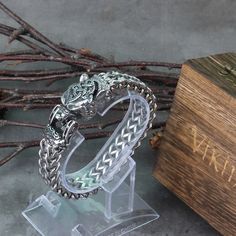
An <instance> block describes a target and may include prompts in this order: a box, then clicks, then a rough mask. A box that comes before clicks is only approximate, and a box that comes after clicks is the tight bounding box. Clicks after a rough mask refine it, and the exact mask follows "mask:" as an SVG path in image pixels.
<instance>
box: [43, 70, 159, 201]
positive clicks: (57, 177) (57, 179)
mask: <svg viewBox="0 0 236 236" xmlns="http://www.w3.org/2000/svg"><path fill="white" fill-rule="evenodd" d="M125 99H130V104H129V108H128V111H127V113H126V115H125V117H124V119H123V120H122V122H121V123H120V124H119V125H118V127H117V128H116V130H115V131H114V133H113V135H112V136H111V137H110V138H109V139H108V141H107V142H106V144H105V145H104V146H103V148H102V149H101V150H100V151H99V153H98V154H97V156H96V157H95V158H94V160H93V161H91V162H90V163H89V164H88V165H87V166H86V167H85V168H83V169H82V170H79V171H77V172H74V173H71V174H65V170H66V166H67V163H68V160H69V158H70V156H71V155H72V153H73V151H74V150H76V149H77V148H78V146H79V145H80V143H81V142H82V141H83V136H82V135H81V134H80V133H79V130H78V126H79V123H80V122H81V121H82V119H83V118H92V117H94V116H95V115H96V114H100V115H103V114H104V113H106V112H107V111H108V110H109V109H110V108H111V107H112V106H114V105H115V104H117V103H118V102H120V101H123V100H125ZM61 102H62V104H61V105H57V106H55V107H54V108H53V110H52V112H51V115H50V118H49V124H48V125H47V127H46V129H45V134H44V137H43V139H42V140H41V142H40V150H39V172H40V174H41V176H42V177H43V179H44V181H45V182H46V184H48V185H49V186H50V187H51V188H52V189H53V190H54V191H56V192H57V193H58V194H59V195H61V196H63V197H65V198H73V199H79V198H87V197H88V196H89V195H90V194H95V193H97V191H98V189H99V188H100V186H101V184H102V183H104V181H105V182H107V181H110V180H111V179H112V177H113V176H114V175H115V174H116V173H117V172H118V171H119V170H120V168H122V165H123V164H124V162H125V160H126V158H127V157H128V156H129V155H132V154H133V152H134V149H135V148H137V147H138V146H140V141H141V140H142V139H143V138H144V137H145V136H146V133H147V130H148V129H150V128H151V125H152V121H153V119H154V118H155V111H156V108H157V105H156V98H155V96H154V95H153V93H152V91H151V89H150V88H148V87H147V86H146V85H145V84H144V83H143V82H142V81H140V80H139V79H138V78H136V77H133V76H130V75H127V74H121V73H118V72H107V73H100V74H98V75H93V76H92V77H91V78H89V76H88V75H87V74H82V75H81V77H80V80H79V83H76V84H72V85H71V86H70V87H69V88H68V89H67V91H66V92H65V93H64V94H63V95H62V97H61ZM68 150H69V152H68ZM68 153H69V154H68Z"/></svg>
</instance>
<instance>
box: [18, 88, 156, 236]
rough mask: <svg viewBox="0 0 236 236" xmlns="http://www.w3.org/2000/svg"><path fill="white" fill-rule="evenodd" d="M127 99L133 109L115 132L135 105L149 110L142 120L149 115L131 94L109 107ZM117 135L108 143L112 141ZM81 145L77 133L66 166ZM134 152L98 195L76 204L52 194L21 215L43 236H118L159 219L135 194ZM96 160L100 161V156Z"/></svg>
mask: <svg viewBox="0 0 236 236" xmlns="http://www.w3.org/2000/svg"><path fill="white" fill-rule="evenodd" d="M124 99H130V106H129V109H128V111H127V113H126V115H125V117H124V120H123V121H122V122H121V123H120V124H119V126H118V127H117V129H116V131H118V129H119V128H120V127H122V126H123V124H124V123H125V121H126V119H127V117H128V116H129V115H130V114H131V110H132V105H133V104H134V102H141V103H143V106H144V107H146V108H147V109H146V111H145V110H144V111H143V114H144V117H143V119H147V115H149V114H147V112H149V109H148V107H147V106H148V105H147V104H146V101H145V100H144V99H143V98H142V97H140V96H137V95H135V94H131V93H129V94H128V95H127V96H123V97H122V98H120V99H118V100H116V101H113V102H112V103H111V104H110V105H109V107H111V106H113V105H114V104H116V103H118V102H120V101H121V100H124ZM109 107H108V108H106V109H105V110H103V109H101V112H100V114H101V115H102V116H103V115H104V114H105V113H106V111H107V110H109ZM145 112H146V114H145ZM144 128H145V127H144ZM116 131H115V132H114V135H115V133H116ZM140 133H141V132H140ZM114 135H112V136H111V137H110V139H109V140H108V141H107V143H109V142H111V141H112V139H113V138H114ZM137 139H138V137H137ZM82 141H83V136H82V135H81V134H80V133H79V132H77V136H75V138H74V140H73V141H72V142H75V143H77V145H76V147H75V146H74V148H72V149H71V150H69V154H68V156H67V158H66V161H65V162H68V160H69V159H70V157H71V155H72V153H73V152H74V150H75V149H77V147H78V146H79V145H80V143H81V142H82ZM107 143H106V144H105V145H104V147H106V145H107ZM134 144H135V142H134ZM102 149H103V148H102ZM102 149H101V150H102ZM131 149H132V146H128V147H127V148H126V152H122V154H121V155H122V157H121V160H122V166H121V165H120V166H119V165H118V163H115V166H114V167H113V169H111V171H112V172H113V174H112V176H113V178H112V180H111V176H110V177H109V175H110V174H108V175H107V179H102V182H101V185H100V186H101V190H99V191H98V193H97V194H96V195H94V196H91V197H89V198H87V199H81V200H77V201H76V200H68V199H63V198H61V197H59V196H58V195H57V194H56V193H54V192H52V191H49V192H47V194H46V195H41V196H40V197H38V198H37V199H36V200H35V201H33V202H32V203H31V204H30V205H29V206H28V207H27V208H26V209H25V210H24V211H23V212H22V214H23V216H24V217H25V218H26V219H27V220H28V221H29V222H30V223H31V225H32V226H33V227H34V228H35V229H36V230H37V231H38V232H39V233H40V234H41V235H43V236H101V235H104V236H108V235H112V236H118V235H124V234H126V233H128V232H130V231H133V230H135V229H137V228H138V227H140V226H142V225H145V224H147V223H149V222H151V221H153V220H156V219H158V217H159V215H158V214H157V213H156V212H155V210H153V209H152V208H151V207H150V206H149V205H148V204H147V203H146V202H145V201H144V200H143V199H141V198H140V197H139V196H138V195H137V194H136V193H135V192H134V186H135V169H136V168H135V161H134V160H133V159H132V158H131V157H130V156H129V154H130V150H131ZM99 153H102V151H100V152H99ZM127 154H128V155H127ZM123 156H124V158H123ZM96 158H99V155H98V156H97V157H95V159H96ZM114 168H115V169H117V168H119V170H120V171H117V170H116V171H115V172H114ZM112 172H111V173H112ZM75 173H77V174H78V173H79V172H75ZM64 174H65V173H64ZM69 175H71V174H68V176H69Z"/></svg>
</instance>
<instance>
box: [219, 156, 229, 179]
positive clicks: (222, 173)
mask: <svg viewBox="0 0 236 236" xmlns="http://www.w3.org/2000/svg"><path fill="white" fill-rule="evenodd" d="M228 163H229V156H227V159H226V160H225V163H224V167H223V170H222V171H221V175H222V176H223V175H224V173H225V169H226V167H227V165H228Z"/></svg>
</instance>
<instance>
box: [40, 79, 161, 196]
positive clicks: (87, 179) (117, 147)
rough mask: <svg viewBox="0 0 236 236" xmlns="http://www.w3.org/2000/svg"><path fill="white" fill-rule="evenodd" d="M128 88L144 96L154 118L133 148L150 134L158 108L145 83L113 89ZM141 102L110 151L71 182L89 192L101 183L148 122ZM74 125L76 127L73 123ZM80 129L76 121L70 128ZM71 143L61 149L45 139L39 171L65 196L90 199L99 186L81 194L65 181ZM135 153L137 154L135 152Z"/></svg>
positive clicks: (67, 142)
mask: <svg viewBox="0 0 236 236" xmlns="http://www.w3.org/2000/svg"><path fill="white" fill-rule="evenodd" d="M124 88H127V89H128V90H132V91H136V92H137V93H138V94H140V95H141V96H143V97H144V98H145V99H146V100H147V102H148V104H149V107H150V119H149V122H148V127H147V128H146V130H145V132H144V133H143V134H142V136H141V137H140V139H139V141H138V142H137V143H136V144H135V147H134V148H133V151H134V150H135V149H136V148H137V147H138V146H140V143H141V140H142V139H143V138H144V137H145V136H146V133H147V130H148V129H150V127H151V125H152V120H153V119H154V118H155V111H156V103H155V96H154V95H153V93H152V91H151V89H149V88H148V87H146V86H143V84H140V85H139V84H137V83H132V82H130V81H129V82H117V83H115V84H114V85H113V86H112V90H119V89H124ZM140 112H141V105H140V104H139V103H134V104H133V110H132V113H131V117H130V118H129V119H128V120H127V123H126V126H125V127H123V128H122V130H121V131H120V133H119V134H118V136H117V137H116V138H115V142H114V143H112V144H111V145H110V146H109V147H108V150H107V151H106V152H105V153H104V154H103V156H102V158H101V160H99V161H98V162H97V163H96V165H95V166H94V167H93V168H92V169H91V170H90V171H89V172H88V173H86V174H85V175H84V176H82V177H81V178H80V179H77V180H76V181H75V180H69V182H70V184H72V185H74V186H76V187H77V188H81V189H83V190H85V191H86V189H87V188H91V187H92V186H95V185H97V182H98V181H99V179H100V178H101V176H102V175H104V174H105V173H106V172H107V171H108V170H109V167H111V166H112V164H113V163H114V162H115V161H116V160H117V158H118V157H119V154H120V152H121V150H122V149H123V148H124V146H125V145H127V144H129V143H131V142H132V141H133V140H134V138H135V137H136V135H137V133H138V131H139V130H142V127H143V125H144V122H143V121H142V120H141V118H140V116H141V114H140ZM73 125H74V126H73ZM71 127H74V129H75V128H76V122H75V121H74V123H73V124H72V125H71V124H70V128H71ZM74 129H70V134H69V137H71V135H72V134H73V131H74ZM68 145H69V138H68V139H67V140H66V142H65V145H64V147H63V148H61V149H58V147H56V146H54V145H52V144H51V143H50V140H49V139H46V138H44V139H42V141H41V143H40V151H39V156H40V158H39V166H40V168H39V171H40V174H41V175H42V177H43V179H44V181H45V182H46V184H48V185H50V186H51V188H52V189H53V190H55V191H56V192H57V193H59V194H60V195H61V196H63V197H65V198H74V199H78V198H87V197H88V196H89V195H90V194H94V193H96V192H97V190H98V188H96V189H94V190H92V191H90V190H88V192H86V193H83V194H79V193H73V192H70V191H68V190H67V189H66V188H65V187H64V186H63V185H62V183H61V180H60V172H59V169H60V158H61V156H62V153H63V151H64V150H65V149H66V148H67V146H68ZM132 154H133V153H132Z"/></svg>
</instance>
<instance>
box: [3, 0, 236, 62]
mask: <svg viewBox="0 0 236 236" xmlns="http://www.w3.org/2000/svg"><path fill="white" fill-rule="evenodd" d="M4 2H5V3H6V4H7V5H8V6H9V7H10V8H11V9H13V10H14V11H16V12H17V13H18V14H19V15H20V16H21V17H23V18H24V19H25V20H27V21H28V22H30V23H31V24H32V25H33V26H35V27H37V29H39V30H40V31H41V32H43V33H44V34H46V35H47V36H49V37H50V38H51V39H53V40H55V41H64V42H65V43H67V44H70V45H73V46H75V47H86V48H91V49H93V50H94V51H96V52H98V53H101V54H103V55H107V56H114V57H115V58H116V59H117V60H127V59H145V60H162V61H173V62H174V61H175V62H183V61H184V60H186V59H188V58H194V57H201V56H206V55H209V54H214V53H222V52H226V51H232V50H235V47H236V31H235V26H236V14H235V10H236V1H235V0H146V1H144V0H129V1H127V0H87V1H85V0H84V1H82V0H20V1H19V0H7V1H4ZM0 21H1V22H5V23H9V18H6V16H5V14H2V13H1V14H0ZM1 49H3V44H2V43H1Z"/></svg>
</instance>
